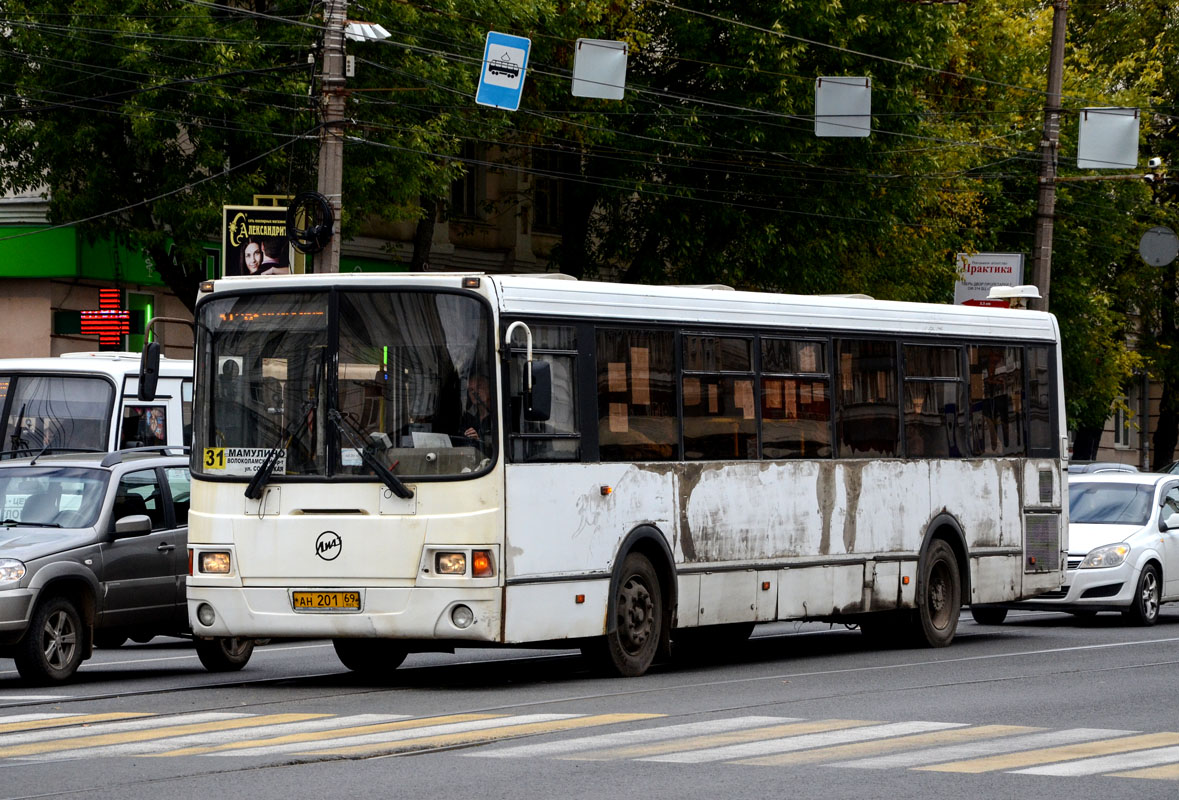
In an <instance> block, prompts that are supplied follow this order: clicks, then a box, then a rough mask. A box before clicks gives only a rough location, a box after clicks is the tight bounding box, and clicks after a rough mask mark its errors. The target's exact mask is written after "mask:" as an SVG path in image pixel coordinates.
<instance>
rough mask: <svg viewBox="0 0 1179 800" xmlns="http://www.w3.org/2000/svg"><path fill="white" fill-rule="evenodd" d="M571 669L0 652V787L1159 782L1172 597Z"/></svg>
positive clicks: (532, 654) (852, 789)
mask: <svg viewBox="0 0 1179 800" xmlns="http://www.w3.org/2000/svg"><path fill="white" fill-rule="evenodd" d="M714 655H715V657H714V658H698V659H696V660H690V661H683V660H681V661H676V662H672V663H669V664H663V665H659V666H658V667H657V668H656V669H654V670H652V672H650V673H649V674H648V675H646V676H644V677H642V678H634V679H613V678H603V677H599V676H597V675H594V674H592V673H591V672H590V671H589V670H588V669H587V667H586V664H585V663H584V662H583V661H582V659H581V658H580V657H579V656H577V655H576V654H573V653H568V652H561V651H543V652H542V651H523V650H465V651H460V652H459V653H456V654H453V655H450V654H424V655H415V656H411V657H410V658H409V659H408V660H407V661H406V663H405V665H403V666H402V667H401V668H400V669H398V670H396V671H394V672H392V673H390V675H389V676H388V679H387V680H385V681H381V682H373V681H371V680H369V681H366V680H361V679H359V678H358V677H357V676H354V675H352V674H351V673H348V672H347V671H346V670H345V669H344V668H343V667H342V666H341V665H340V664H339V662H338V661H337V660H336V658H335V655H334V652H333V651H332V648H331V645H330V644H329V643H327V642H322V641H299V642H276V643H272V644H270V645H268V646H266V647H263V648H260V649H259V650H257V651H256V652H255V655H254V658H253V660H251V662H250V664H249V665H248V666H247V667H246V669H245V670H243V671H242V672H239V673H232V674H229V675H225V674H221V675H214V674H210V673H207V672H205V671H204V670H203V668H202V667H201V665H200V663H199V661H198V660H197V658H196V656H195V654H194V653H193V652H192V649H191V646H190V645H189V644H188V643H187V642H184V641H181V640H174V639H156V640H154V641H152V642H150V643H148V644H146V645H128V646H125V647H123V648H120V649H118V650H106V651H99V652H98V653H97V654H96V657H95V658H94V659H93V660H91V661H89V662H87V663H86V664H84V665H83V667H82V669H81V670H80V671H79V673H78V676H77V680H76V681H75V682H74V683H72V684H69V685H67V686H64V687H53V688H48V689H47V688H44V687H41V688H32V687H25V686H24V685H23V684H22V683H21V681H20V679H19V677H18V676H17V675H16V673H15V671H14V670H13V669H12V668H11V662H8V661H4V662H0V668H2V669H0V797H3V798H18V797H19V798H33V797H70V796H74V795H79V796H85V797H87V798H108V797H109V798H116V797H117V798H120V799H121V800H132V799H134V800H138V798H167V800H182V798H190V797H191V798H210V797H249V798H258V799H263V798H284V800H286V799H287V798H300V799H302V798H315V799H316V800H318V799H319V798H323V799H324V800H328V799H329V798H330V799H331V800H335V798H349V800H351V799H352V798H370V797H371V798H394V797H439V798H451V797H454V798H470V797H478V798H500V797H503V798H513V800H518V799H519V798H537V799H538V800H539V799H540V798H544V799H545V800H549V799H550V798H560V799H561V800H579V799H580V798H603V797H642V798H663V797H667V798H671V797H675V798H684V797H709V798H713V797H741V798H744V797H757V798H760V797H766V798H780V797H789V798H795V797H823V798H832V797H835V798H839V797H847V798H853V797H854V798H865V797H890V796H891V797H906V798H909V797H912V798H939V800H940V799H941V798H945V797H950V796H952V797H967V798H973V797H1017V798H1018V797H1035V798H1036V800H1050V799H1052V798H1068V800H1077V798H1088V797H1093V798H1098V797H1100V798H1110V797H1115V798H1116V797H1127V798H1129V797H1133V798H1154V797H1159V798H1164V797H1165V798H1171V799H1173V798H1176V797H1179V701H1177V700H1176V699H1175V698H1176V694H1177V692H1176V689H1177V688H1179V607H1176V608H1174V609H1172V608H1171V607H1169V606H1167V607H1164V610H1163V615H1162V618H1161V621H1160V623H1159V624H1158V625H1157V626H1155V627H1153V628H1133V627H1126V626H1123V625H1122V623H1121V620H1120V619H1119V618H1118V617H1116V616H1112V615H1101V616H1099V617H1097V618H1096V619H1094V620H1078V619H1074V618H1072V617H1068V616H1064V615H1058V614H1044V613H1028V614H1014V615H1012V617H1011V618H1010V619H1009V621H1008V623H1007V624H1004V625H1002V626H998V627H982V626H978V625H975V624H974V623H973V621H971V619H970V617H969V614H967V615H965V616H964V617H963V620H962V623H961V625H960V627H959V634H958V638H957V640H956V641H955V643H954V645H953V646H951V647H949V648H946V649H941V650H916V649H871V648H869V647H868V646H866V644H865V642H864V641H863V640H862V638H861V636H860V635H859V633H858V632H856V631H853V630H847V629H844V628H842V627H829V626H826V625H813V624H812V625H790V624H775V625H770V626H762V627H761V628H759V629H758V630H757V632H756V633H755V635H754V638H753V639H751V640H750V642H749V643H748V644H747V646H745V647H743V648H740V649H735V650H733V651H732V652H728V653H718V654H714Z"/></svg>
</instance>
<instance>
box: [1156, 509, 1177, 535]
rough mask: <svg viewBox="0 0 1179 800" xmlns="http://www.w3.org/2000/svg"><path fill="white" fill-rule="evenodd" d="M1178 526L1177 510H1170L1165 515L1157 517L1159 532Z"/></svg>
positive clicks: (1171, 529)
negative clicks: (1169, 512)
mask: <svg viewBox="0 0 1179 800" xmlns="http://www.w3.org/2000/svg"><path fill="white" fill-rule="evenodd" d="M1176 528H1179V511H1175V512H1172V513H1171V514H1168V515H1167V516H1166V517H1159V532H1160V533H1166V532H1167V531H1173V530H1175V529H1176Z"/></svg>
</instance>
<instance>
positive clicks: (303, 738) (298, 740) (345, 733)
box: [160, 714, 504, 756]
mask: <svg viewBox="0 0 1179 800" xmlns="http://www.w3.org/2000/svg"><path fill="white" fill-rule="evenodd" d="M503 716H504V715H503V714H452V715H450V716H446V717H426V718H419V719H405V720H400V721H397V722H382V723H376V724H366V725H356V726H352V727H348V728H336V729H332V730H329V731H325V732H322V733H316V732H311V733H291V734H287V735H286V736H278V737H274V738H267V739H252V740H249V741H241V742H230V743H227V744H222V745H216V746H213V747H186V748H183V749H180V750H170V751H167V752H164V753H160V755H162V756H194V755H225V756H236V755H243V756H255V755H266V754H270V753H291V752H298V751H299V750H301V749H304V748H305V747H306V745H307V743H308V742H312V743H313V746H314V745H318V744H321V743H322V742H324V741H335V740H337V739H339V740H341V741H346V739H344V738H342V737H353V736H363V735H365V734H377V733H381V732H384V731H400V730H405V729H407V728H408V729H416V728H421V727H429V726H434V725H439V726H441V725H444V724H446V723H462V722H468V721H473V720H485V719H500V718H502V717H503Z"/></svg>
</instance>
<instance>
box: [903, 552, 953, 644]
mask: <svg viewBox="0 0 1179 800" xmlns="http://www.w3.org/2000/svg"><path fill="white" fill-rule="evenodd" d="M918 577H919V579H918V581H917V591H918V592H919V593H920V594H919V595H918V597H917V610H916V611H914V612H913V621H912V623H911V625H912V627H911V631H912V634H913V639H914V640H915V644H917V645H919V646H920V645H924V646H928V647H945V646H947V645H948V644H949V643H950V642H952V641H954V633H955V631H957V630H958V616H959V615H960V614H961V613H962V579H961V576H960V575H959V573H958V559H957V558H955V557H954V551H953V550H952V549H950V546H949V545H948V544H946V543H945V542H944V541H942V540H941V539H934V540H933V541H932V542H930V543H929V550H928V552H926V554H925V560H924V561H923V562H922V568H921V574H920V576H918Z"/></svg>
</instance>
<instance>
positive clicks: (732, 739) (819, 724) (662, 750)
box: [567, 719, 877, 761]
mask: <svg viewBox="0 0 1179 800" xmlns="http://www.w3.org/2000/svg"><path fill="white" fill-rule="evenodd" d="M786 722H787V724H782V725H771V726H768V727H762V728H748V729H746V730H736V731H730V732H727V733H717V734H712V735H708V736H693V737H691V738H688V739H682V740H675V741H671V742H656V743H653V744H636V745H631V746H629V747H618V748H611V749H606V750H593V751H590V752H588V753H578V754H577V755H575V756H567V758H575V759H577V760H579V761H614V760H620V759H626V758H630V759H639V760H653V759H654V758H655V757H657V756H661V755H664V754H667V753H686V752H691V751H706V752H715V751H716V750H718V749H721V748H724V747H734V746H740V745H742V744H744V743H746V742H759V741H765V740H767V739H769V740H775V739H779V740H780V739H781V738H782V737H785V736H799V735H802V734H807V733H817V732H819V731H832V730H841V729H843V728H854V727H858V726H863V725H875V724H877V723H875V722H873V721H871V720H862V719H819V720H798V721H795V722H790V721H789V720H787V721H786Z"/></svg>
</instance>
